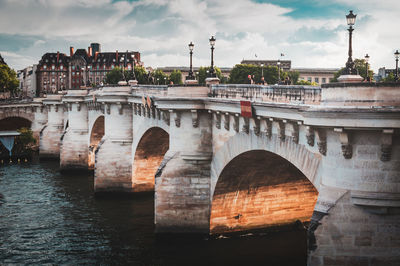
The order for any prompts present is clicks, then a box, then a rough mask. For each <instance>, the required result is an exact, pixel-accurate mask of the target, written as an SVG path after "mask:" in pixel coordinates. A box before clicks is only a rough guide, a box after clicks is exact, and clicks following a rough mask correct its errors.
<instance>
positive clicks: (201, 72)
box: [196, 66, 226, 85]
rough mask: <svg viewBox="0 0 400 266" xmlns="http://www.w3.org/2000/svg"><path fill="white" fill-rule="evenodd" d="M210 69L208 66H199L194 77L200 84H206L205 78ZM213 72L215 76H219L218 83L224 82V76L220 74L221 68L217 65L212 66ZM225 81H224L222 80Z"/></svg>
mask: <svg viewBox="0 0 400 266" xmlns="http://www.w3.org/2000/svg"><path fill="white" fill-rule="evenodd" d="M209 71H210V67H209V66H208V67H203V66H202V67H200V68H199V71H198V74H197V73H196V79H197V80H198V81H199V84H200V85H205V84H206V78H207V77H208V73H209ZM214 71H215V74H216V75H217V78H219V80H220V83H226V78H225V77H224V76H222V72H221V69H220V68H219V67H214ZM224 81H225V82H224Z"/></svg>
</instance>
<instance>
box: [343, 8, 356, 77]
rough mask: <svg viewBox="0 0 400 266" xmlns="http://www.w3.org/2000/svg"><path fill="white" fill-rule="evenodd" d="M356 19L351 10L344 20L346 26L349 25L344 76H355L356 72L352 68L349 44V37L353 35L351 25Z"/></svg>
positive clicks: (351, 52) (351, 53) (350, 44)
mask: <svg viewBox="0 0 400 266" xmlns="http://www.w3.org/2000/svg"><path fill="white" fill-rule="evenodd" d="M356 17H357V15H354V14H353V10H350V13H349V14H348V15H346V20H347V25H349V28H348V31H349V58H348V59H347V62H346V69H345V71H344V74H345V75H357V74H358V73H357V70H356V69H355V67H354V62H353V59H352V55H353V50H352V43H351V37H352V34H353V30H354V29H353V25H354V24H355V23H356Z"/></svg>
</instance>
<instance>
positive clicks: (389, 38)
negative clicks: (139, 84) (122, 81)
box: [0, 0, 400, 71]
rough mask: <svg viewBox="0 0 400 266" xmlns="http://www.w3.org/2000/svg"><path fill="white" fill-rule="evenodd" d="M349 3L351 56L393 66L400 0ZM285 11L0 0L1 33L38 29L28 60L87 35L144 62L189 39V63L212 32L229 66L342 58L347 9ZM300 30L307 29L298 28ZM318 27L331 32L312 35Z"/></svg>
mask: <svg viewBox="0 0 400 266" xmlns="http://www.w3.org/2000/svg"><path fill="white" fill-rule="evenodd" d="M334 1H336V2H337V3H343V4H348V1H345V0H334ZM352 5H354V6H356V7H357V10H356V9H355V13H358V17H357V23H356V29H355V31H354V57H357V58H360V57H362V56H364V55H365V53H369V54H370V55H371V63H372V65H373V67H374V69H375V71H376V70H377V68H378V67H381V66H384V65H386V66H388V67H391V64H392V63H393V55H392V54H393V50H395V49H399V48H400V47H396V45H399V43H398V42H399V40H400V35H399V32H398V31H396V30H394V28H395V26H394V25H398V24H399V22H400V18H399V16H398V14H399V11H400V1H397V0H387V1H378V0H375V1H374V0H354V1H352ZM291 11H292V10H291V9H289V8H283V7H280V6H277V5H272V4H266V3H256V2H254V1H251V0H235V1H231V0H170V1H167V0H139V1H134V2H127V1H118V2H115V3H113V2H112V1H111V0H75V1H72V0H64V1H57V0H25V1H15V0H3V2H0V34H4V33H6V34H15V33H17V34H19V35H31V36H32V35H33V36H38V37H39V40H38V41H36V42H35V43H34V44H33V47H32V48H28V49H26V48H24V49H21V50H20V51H18V53H19V54H21V55H25V56H24V57H25V58H30V59H31V60H32V62H31V63H33V62H35V60H36V61H37V60H38V58H40V57H41V55H42V54H37V53H39V52H40V53H44V52H45V50H43V49H45V48H46V45H48V44H49V43H54V40H61V41H60V42H62V41H63V42H64V43H65V44H64V45H63V46H61V47H59V48H52V49H53V50H54V49H56V50H60V51H64V52H67V48H68V47H69V46H70V45H74V44H75V45H78V44H79V45H81V44H83V45H84V46H83V47H82V48H85V47H87V46H88V45H89V43H90V42H92V41H93V42H99V43H101V44H102V47H103V51H115V50H120V51H124V50H127V49H128V50H138V51H140V52H141V53H142V60H143V61H144V62H145V64H146V65H150V66H153V67H156V66H167V65H168V66H172V65H187V64H188V62H187V61H188V48H187V44H188V43H189V42H190V41H193V42H194V43H195V50H194V64H195V65H206V64H209V58H210V49H209V48H210V47H209V44H208V38H209V37H210V36H211V35H212V34H216V37H217V44H216V50H215V63H216V65H218V66H233V65H234V64H236V63H239V62H240V61H241V60H242V59H243V58H254V55H255V54H257V55H258V59H260V58H265V59H274V58H277V57H278V56H279V54H280V53H281V52H283V53H285V55H286V56H285V58H286V59H291V60H292V64H293V65H294V66H302V67H341V66H343V65H344V63H345V61H346V57H347V42H348V34H347V31H346V30H345V27H346V25H345V18H344V15H345V14H346V12H347V10H346V11H344V14H343V17H341V18H331V19H315V18H307V19H293V18H291V17H290V16H287V15H285V14H287V13H289V12H291ZM305 31H307V32H308V33H310V32H311V34H308V35H303V34H304V32H305ZM321 31H323V32H327V34H326V35H327V36H329V38H323V37H321V38H318V34H319V33H320V32H321ZM313 32H315V36H313V34H312V33H313ZM304 36H307V39H305V37H304ZM314 37H315V38H314ZM34 47H36V48H37V49H36V48H34ZM52 47H53V46H52ZM39 48H40V49H39ZM29 53H36V54H29ZM22 62H27V60H25V61H22ZM10 64H11V65H13V63H11V62H10Z"/></svg>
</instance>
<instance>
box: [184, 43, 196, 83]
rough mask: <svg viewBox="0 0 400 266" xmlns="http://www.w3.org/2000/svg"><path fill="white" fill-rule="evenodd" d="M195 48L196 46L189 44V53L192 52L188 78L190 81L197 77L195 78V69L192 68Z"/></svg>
mask: <svg viewBox="0 0 400 266" xmlns="http://www.w3.org/2000/svg"><path fill="white" fill-rule="evenodd" d="M193 48H194V44H193V43H192V42H190V43H189V51H190V68H189V75H188V76H187V77H186V79H188V80H193V79H195V77H194V76H193V67H192V56H193Z"/></svg>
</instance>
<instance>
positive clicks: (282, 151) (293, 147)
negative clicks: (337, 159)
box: [210, 133, 321, 233]
mask: <svg viewBox="0 0 400 266" xmlns="http://www.w3.org/2000/svg"><path fill="white" fill-rule="evenodd" d="M320 160H321V157H320V156H319V155H317V154H314V153H312V152H310V151H308V150H307V149H306V148H305V147H304V146H303V145H299V144H296V143H294V142H293V141H292V140H291V138H287V139H286V140H285V141H281V140H280V139H279V138H278V137H277V136H275V135H273V136H272V137H271V138H266V137H257V136H254V135H252V134H250V135H247V134H245V133H239V134H237V135H235V136H232V137H231V138H230V139H229V140H228V141H227V142H226V143H225V144H224V145H223V146H222V147H221V148H220V149H219V150H218V151H217V152H215V154H214V157H213V160H212V163H211V214H210V232H211V233H222V232H231V231H245V230H251V229H257V228H264V227H269V226H279V225H284V224H290V223H293V222H295V221H296V220H301V221H309V219H310V218H311V216H312V213H313V210H314V206H315V204H316V201H317V197H318V189H319V176H318V175H319V164H320Z"/></svg>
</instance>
